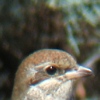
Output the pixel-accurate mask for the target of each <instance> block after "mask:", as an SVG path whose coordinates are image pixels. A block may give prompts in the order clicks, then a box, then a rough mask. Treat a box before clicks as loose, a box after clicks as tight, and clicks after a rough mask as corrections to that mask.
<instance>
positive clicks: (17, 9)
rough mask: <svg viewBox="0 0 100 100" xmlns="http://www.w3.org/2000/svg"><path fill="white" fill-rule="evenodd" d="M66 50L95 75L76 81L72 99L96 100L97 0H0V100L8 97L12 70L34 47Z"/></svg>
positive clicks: (99, 61)
mask: <svg viewBox="0 0 100 100" xmlns="http://www.w3.org/2000/svg"><path fill="white" fill-rule="evenodd" d="M43 48H55V49H61V50H65V51H67V52H69V53H70V54H71V55H73V56H74V57H75V59H76V60H77V62H78V63H79V64H81V65H84V66H87V67H90V68H92V70H93V72H94V74H95V76H94V77H88V78H84V79H81V80H77V82H76V84H75V89H74V90H75V93H74V96H75V98H76V100H100V0H0V100H10V97H11V93H12V88H13V82H14V77H15V73H16V70H17V68H18V65H19V64H20V63H21V61H22V60H23V59H24V58H25V57H26V56H28V55H29V54H30V53H33V52H34V51H36V50H39V49H43Z"/></svg>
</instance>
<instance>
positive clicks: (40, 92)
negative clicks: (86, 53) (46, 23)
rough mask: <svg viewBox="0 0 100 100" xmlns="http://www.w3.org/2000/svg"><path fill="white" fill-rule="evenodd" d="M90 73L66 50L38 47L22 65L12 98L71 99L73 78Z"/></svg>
mask: <svg viewBox="0 0 100 100" xmlns="http://www.w3.org/2000/svg"><path fill="white" fill-rule="evenodd" d="M91 75H92V71H91V70H90V69H89V68H85V67H82V66H79V65H78V64H77V63H76V61H75V60H74V58H73V57H72V56H71V55H70V54H68V53H67V52H65V51H61V50H56V49H43V50H39V51H37V52H35V53H33V54H31V55H29V56H28V57H27V58H26V59H25V60H24V61H23V62H22V63H21V65H20V66H19V68H18V70H17V72H16V77H15V82H14V88H13V93H12V100H70V99H71V98H72V92H73V83H74V80H75V79H77V78H81V77H84V76H91Z"/></svg>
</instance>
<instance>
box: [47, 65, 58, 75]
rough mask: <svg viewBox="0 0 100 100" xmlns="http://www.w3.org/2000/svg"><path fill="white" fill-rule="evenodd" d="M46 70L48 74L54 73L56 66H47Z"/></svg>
mask: <svg viewBox="0 0 100 100" xmlns="http://www.w3.org/2000/svg"><path fill="white" fill-rule="evenodd" d="M46 71H47V73H48V74H49V75H54V74H55V73H56V72H57V68H56V67H54V66H49V67H48V68H46Z"/></svg>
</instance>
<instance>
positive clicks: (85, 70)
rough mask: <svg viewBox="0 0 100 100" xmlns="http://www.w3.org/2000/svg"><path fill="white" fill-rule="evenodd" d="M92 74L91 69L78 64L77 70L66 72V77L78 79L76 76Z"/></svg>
mask: <svg viewBox="0 0 100 100" xmlns="http://www.w3.org/2000/svg"><path fill="white" fill-rule="evenodd" d="M91 75H93V72H92V70H91V69H89V68H86V67H83V66H78V69H77V70H74V71H69V72H66V74H65V77H66V78H67V79H76V78H81V77H85V76H91Z"/></svg>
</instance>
